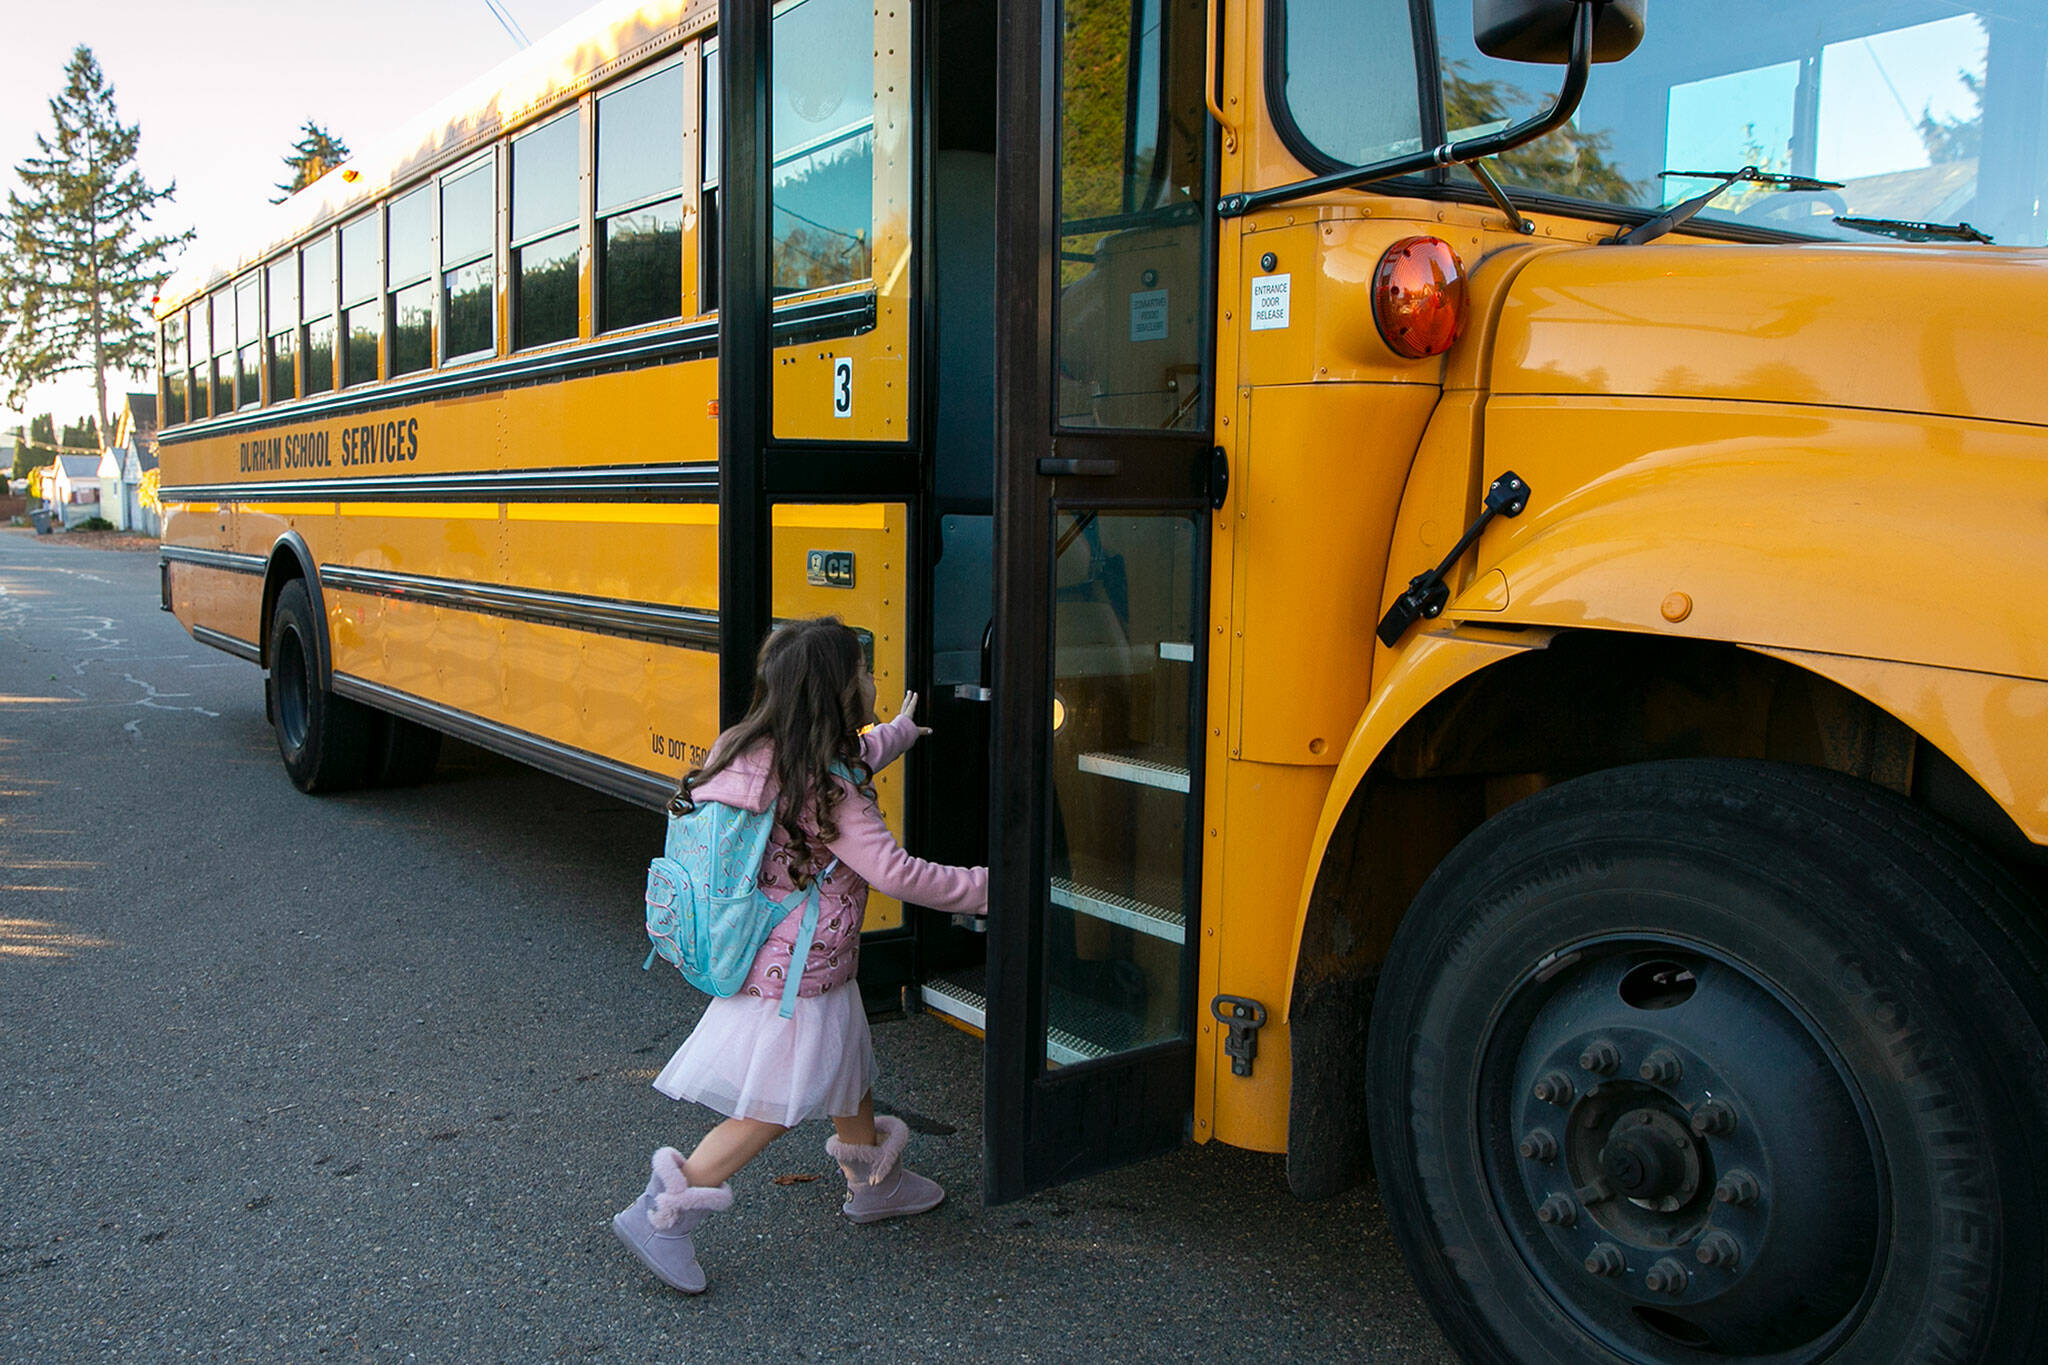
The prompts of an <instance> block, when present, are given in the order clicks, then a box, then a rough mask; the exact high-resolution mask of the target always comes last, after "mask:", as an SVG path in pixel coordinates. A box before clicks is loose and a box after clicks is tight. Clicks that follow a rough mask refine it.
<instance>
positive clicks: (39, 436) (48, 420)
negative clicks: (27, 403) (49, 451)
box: [28, 412, 57, 446]
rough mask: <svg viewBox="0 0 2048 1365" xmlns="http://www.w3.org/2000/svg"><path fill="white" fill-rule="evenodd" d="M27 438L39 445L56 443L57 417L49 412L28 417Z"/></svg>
mask: <svg viewBox="0 0 2048 1365" xmlns="http://www.w3.org/2000/svg"><path fill="white" fill-rule="evenodd" d="M28 439H29V440H30V441H31V442H33V443H34V444H36V445H39V446H54V445H56V444H57V419H56V418H54V417H52V416H51V415H50V414H49V413H47V412H46V413H44V414H43V415H42V416H41V417H31V418H29V419H28Z"/></svg>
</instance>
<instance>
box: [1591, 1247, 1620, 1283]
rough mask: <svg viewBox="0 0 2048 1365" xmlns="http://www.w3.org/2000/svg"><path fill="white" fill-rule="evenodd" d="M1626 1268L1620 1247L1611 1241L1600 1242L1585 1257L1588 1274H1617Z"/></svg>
mask: <svg viewBox="0 0 2048 1365" xmlns="http://www.w3.org/2000/svg"><path fill="white" fill-rule="evenodd" d="M1627 1269H1628V1260H1627V1258H1625V1257H1624V1256H1623V1255H1622V1254H1621V1248H1620V1247H1618V1246H1616V1245H1614V1243H1612V1242H1602V1243H1601V1244H1600V1245H1598V1246H1596V1247H1594V1248H1593V1251H1592V1254H1591V1255H1589V1256H1587V1257H1586V1273H1587V1274H1588V1275H1619V1274H1620V1273H1621V1272H1622V1271H1624V1270H1627Z"/></svg>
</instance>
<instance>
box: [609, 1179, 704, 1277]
mask: <svg viewBox="0 0 2048 1365" xmlns="http://www.w3.org/2000/svg"><path fill="white" fill-rule="evenodd" d="M731 1207H732V1186H730V1185H714V1186H709V1187H703V1186H695V1185H692V1184H691V1183H690V1182H689V1179H688V1178H687V1177H685V1176H684V1175H683V1154H682V1153H681V1152H678V1151H677V1150H676V1149H675V1148H673V1147H664V1148H662V1149H661V1150H660V1151H658V1152H656V1153H655V1154H654V1172H653V1174H652V1175H650V1176H649V1177H648V1180H647V1192H646V1193H645V1194H642V1195H641V1196H640V1197H639V1198H638V1199H636V1200H634V1201H633V1202H632V1203H631V1204H629V1205H627V1206H626V1207H625V1208H623V1209H620V1210H619V1211H618V1212H617V1213H616V1214H613V1215H612V1231H613V1232H616V1233H617V1234H619V1240H620V1241H622V1242H624V1243H625V1244H626V1246H627V1248H628V1249H629V1250H630V1251H631V1252H632V1253H633V1254H634V1255H635V1256H638V1257H639V1258H640V1264H642V1265H644V1266H646V1267H647V1268H648V1269H649V1270H651V1271H653V1272H654V1273H655V1274H656V1275H658V1276H660V1277H661V1281H662V1283H663V1284H666V1285H669V1286H670V1287H671V1288H675V1289H680V1290H682V1291H683V1292H684V1293H685V1294H701V1293H703V1292H704V1267H702V1266H700V1265H698V1264H697V1246H696V1243H694V1242H692V1241H691V1240H690V1234H691V1233H693V1232H695V1231H696V1230H697V1225H698V1224H699V1223H702V1222H703V1221H704V1220H705V1219H706V1218H709V1217H710V1216H711V1215H712V1214H714V1213H720V1212H723V1211H724V1210H726V1209H729V1208H731Z"/></svg>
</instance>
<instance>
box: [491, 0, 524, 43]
mask: <svg viewBox="0 0 2048 1365" xmlns="http://www.w3.org/2000/svg"><path fill="white" fill-rule="evenodd" d="M484 8H485V9H487V10H489V11H490V12H491V17H492V18H493V19H496V20H497V21H498V27H499V28H502V29H504V30H505V36H506V37H507V38H510V39H511V40H512V41H513V42H515V43H517V44H519V46H521V47H532V46H533V39H531V38H529V37H527V36H526V30H525V29H523V28H521V27H520V26H519V21H518V20H517V19H514V18H513V17H512V11H511V10H509V9H506V8H505V5H504V0H484Z"/></svg>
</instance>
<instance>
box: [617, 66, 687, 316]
mask: <svg viewBox="0 0 2048 1365" xmlns="http://www.w3.org/2000/svg"><path fill="white" fill-rule="evenodd" d="M597 259H598V266H597V275H598V287H597V314H598V323H597V330H598V331H600V332H609V331H614V330H616V329H618V328H621V327H636V326H639V325H640V324H642V323H648V322H662V321H666V320H667V319H669V318H674V317H680V316H681V315H682V311H683V68H682V67H680V66H672V67H669V68H668V69H667V70H665V71H657V72H655V73H654V74H653V75H651V76H647V77H644V78H643V79H641V80H638V81H635V82H634V83H633V84H631V85H629V86H626V87H625V88H624V89H622V90H616V91H613V92H612V93H610V94H608V95H603V96H600V97H599V99H598V101H597Z"/></svg>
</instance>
